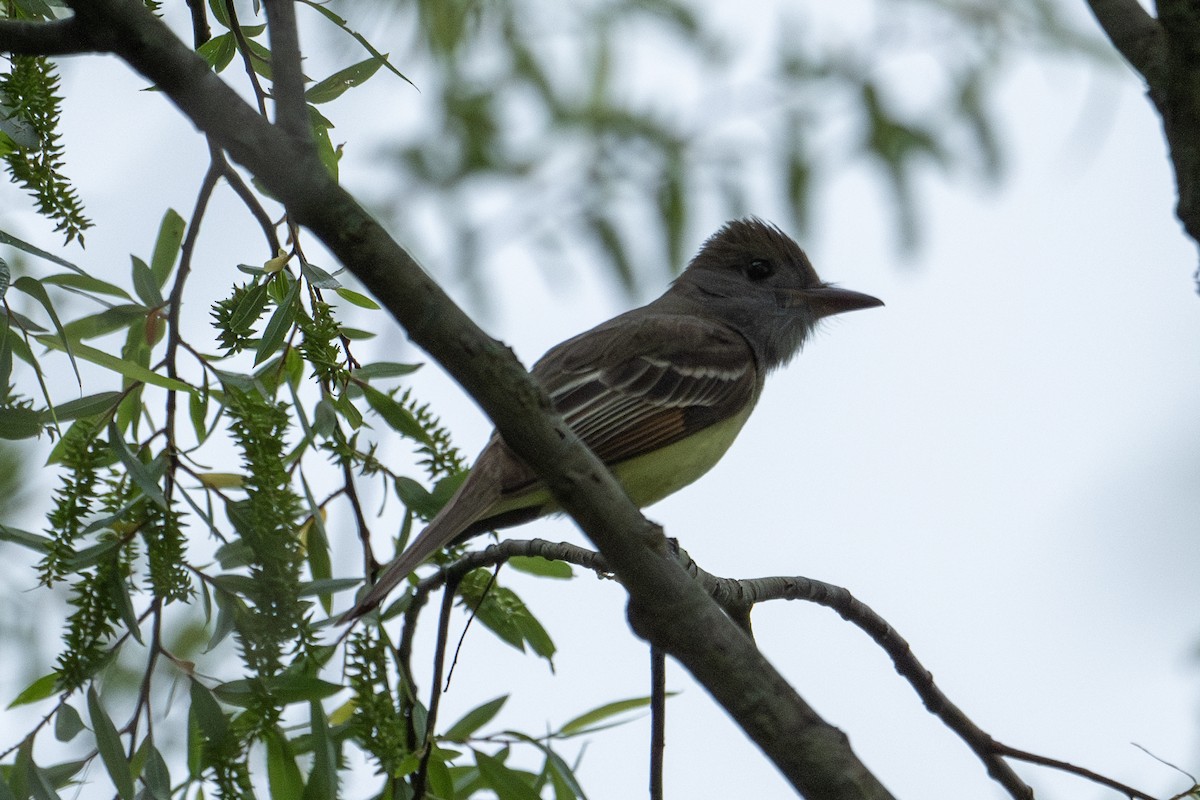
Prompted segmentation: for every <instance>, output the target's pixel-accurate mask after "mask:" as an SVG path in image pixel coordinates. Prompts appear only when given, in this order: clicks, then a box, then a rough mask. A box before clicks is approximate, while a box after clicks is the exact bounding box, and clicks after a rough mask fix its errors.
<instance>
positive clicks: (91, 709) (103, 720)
mask: <svg viewBox="0 0 1200 800" xmlns="http://www.w3.org/2000/svg"><path fill="white" fill-rule="evenodd" d="M87 704H88V716H89V717H91V719H92V732H93V733H94V734H95V735H96V749H97V750H99V751H100V758H101V759H102V760H103V761H104V766H105V767H106V768H107V769H108V775H109V777H110V778H112V782H113V785H114V786H115V787H117V794H119V795H120V796H121V800H133V772H132V771H130V769H129V762H128V761H127V760H126V759H125V748H124V746H123V745H122V744H121V735H120V734H119V733H117V726H116V725H114V724H113V721H112V720H111V719H110V718H109V716H108V714H107V713H106V712H105V711H104V707H103V706H101V705H100V697H99V696H98V695H97V694H96V687H95V686H90V687H88V693H87Z"/></svg>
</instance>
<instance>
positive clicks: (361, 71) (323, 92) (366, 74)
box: [304, 55, 387, 103]
mask: <svg viewBox="0 0 1200 800" xmlns="http://www.w3.org/2000/svg"><path fill="white" fill-rule="evenodd" d="M386 60H387V56H386V55H385V56H384V57H383V58H368V59H367V60H365V61H360V62H358V63H357V64H353V65H351V66H349V67H346V68H345V69H342V70H338V71H337V72H335V73H333V74H332V75H330V76H329V77H328V78H325V79H324V80H321V81H317V83H315V84H313V85H312V86H311V87H309V89H308V91H306V92H305V93H304V99H305V100H307V101H308V102H310V103H328V102H329V101H330V100H336V99H337V98H339V97H341V96H342V94H343V93H345V91H346V90H347V89H350V88H352V87H354V86H359V85H361V84H363V83H365V82H366V81H367V80H368V79H370V77H371V76H372V75H374V74H375V73H376V72H378V71H379V68H380V67H381V66H383V63H384V61H386Z"/></svg>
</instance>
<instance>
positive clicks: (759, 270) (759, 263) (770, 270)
mask: <svg viewBox="0 0 1200 800" xmlns="http://www.w3.org/2000/svg"><path fill="white" fill-rule="evenodd" d="M774 274H775V265H774V264H772V263H771V262H770V261H767V260H766V259H763V258H756V259H754V260H753V261H751V262H750V263H749V264H747V265H746V277H747V278H749V279H750V280H752V281H761V280H762V279H763V278H769V277H771V276H772V275H774Z"/></svg>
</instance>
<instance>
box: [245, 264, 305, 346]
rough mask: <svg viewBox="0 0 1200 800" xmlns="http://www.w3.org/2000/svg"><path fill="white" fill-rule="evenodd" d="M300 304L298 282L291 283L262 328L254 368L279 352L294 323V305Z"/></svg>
mask: <svg viewBox="0 0 1200 800" xmlns="http://www.w3.org/2000/svg"><path fill="white" fill-rule="evenodd" d="M299 302H300V281H292V286H291V288H290V289H288V293H287V295H286V296H285V297H284V298H283V302H281V303H280V304H279V305H278V306H276V308H275V313H273V314H272V315H271V319H269V320H267V327H265V328H263V333H262V339H261V340H259V342H258V350H257V351H256V352H255V354H254V366H256V367H257V366H258V365H259V364H261V363H262V362H264V361H266V360H267V359H268V358H270V357H271V356H272V355H274V354H275V352H276V351H277V350H279V347H280V345H282V344H283V340H284V338H286V337H287V335H288V331H290V330H291V329H292V325H293V324H294V323H295V322H296V305H297V304H298V303H299Z"/></svg>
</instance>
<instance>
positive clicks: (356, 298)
mask: <svg viewBox="0 0 1200 800" xmlns="http://www.w3.org/2000/svg"><path fill="white" fill-rule="evenodd" d="M336 291H337V295H338V297H340V298H342V299H343V300H345V301H346V302H347V303H352V304H353V305H356V306H358V307H360V308H369V309H371V310H372V311H378V310H379V304H378V303H376V302H375V301H374V300H372V299H371V298H369V297H367V296H366V295H365V294H361V293H359V292H356V291H354V290H353V289H347V288H346V287H345V286H342V287H340V288H338V289H337V290H336Z"/></svg>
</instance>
